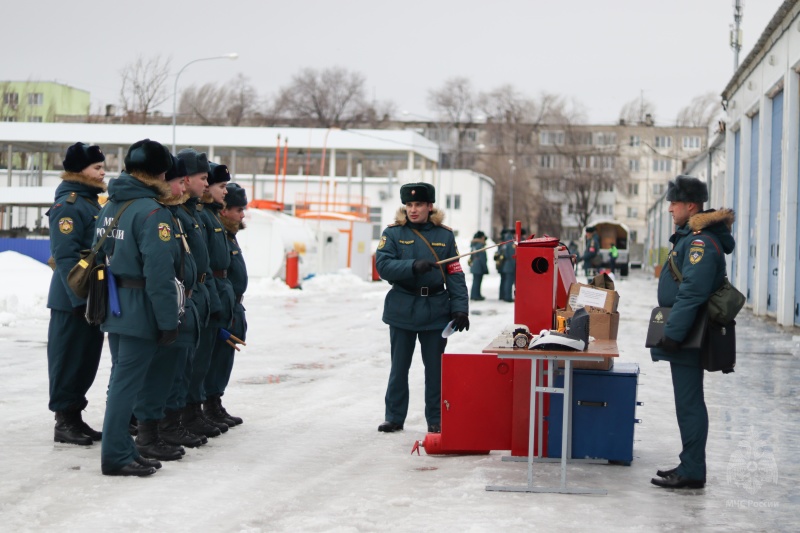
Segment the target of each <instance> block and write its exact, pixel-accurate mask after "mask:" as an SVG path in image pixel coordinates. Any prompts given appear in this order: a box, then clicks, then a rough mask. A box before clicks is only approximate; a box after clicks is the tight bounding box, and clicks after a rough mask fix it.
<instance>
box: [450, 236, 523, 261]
mask: <svg viewBox="0 0 800 533" xmlns="http://www.w3.org/2000/svg"><path fill="white" fill-rule="evenodd" d="M509 242H514V239H509V240H507V241H503V242H498V243H497V244H492V245H491V246H487V247H486V248H481V249H480V250H475V251H474V252H467V253H465V254H461V255H457V256H455V257H449V258H447V259H442V260H441V261H437V262H436V264H437V265H443V264H445V263H449V262H450V261H455V260H456V259H461V258H462V257H466V256H468V255H472V254H477V253H478V252H483V251H485V250H488V249H489V248H494V247H495V246H501V245H503V244H507V243H509Z"/></svg>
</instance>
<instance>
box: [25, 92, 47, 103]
mask: <svg viewBox="0 0 800 533" xmlns="http://www.w3.org/2000/svg"><path fill="white" fill-rule="evenodd" d="M43 103H44V95H43V94H42V93H28V105H42V104H43Z"/></svg>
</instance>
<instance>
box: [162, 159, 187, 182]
mask: <svg viewBox="0 0 800 533" xmlns="http://www.w3.org/2000/svg"><path fill="white" fill-rule="evenodd" d="M170 155H172V154H170ZM188 175H189V173H188V172H186V164H185V163H184V162H183V160H182V159H178V158H177V157H175V156H174V155H173V156H172V168H171V169H169V170H168V171H167V177H166V180H167V181H172V180H176V179H178V178H183V177H185V176H188Z"/></svg>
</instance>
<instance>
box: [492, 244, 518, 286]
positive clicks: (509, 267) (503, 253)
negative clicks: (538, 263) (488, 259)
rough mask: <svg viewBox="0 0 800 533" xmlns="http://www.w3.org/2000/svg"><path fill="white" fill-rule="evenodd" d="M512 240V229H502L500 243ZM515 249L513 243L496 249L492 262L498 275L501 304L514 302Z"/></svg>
mask: <svg viewBox="0 0 800 533" xmlns="http://www.w3.org/2000/svg"><path fill="white" fill-rule="evenodd" d="M513 238H514V230H513V229H504V230H503V231H502V232H501V233H500V242H503V241H509V240H511V239H513ZM515 252H516V248H515V245H514V243H513V242H507V243H505V244H502V245H500V246H499V247H498V249H497V253H495V256H494V260H495V265H496V266H497V271H498V272H499V273H500V296H499V298H500V300H501V301H503V302H513V301H514V282H515V281H516V275H517V259H516V258H515V257H514V254H515Z"/></svg>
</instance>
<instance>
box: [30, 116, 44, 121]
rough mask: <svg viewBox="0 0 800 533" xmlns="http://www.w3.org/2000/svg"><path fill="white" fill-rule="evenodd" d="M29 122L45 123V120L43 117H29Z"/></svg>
mask: <svg viewBox="0 0 800 533" xmlns="http://www.w3.org/2000/svg"><path fill="white" fill-rule="evenodd" d="M28 122H43V120H42V117H37V116H33V115H31V116H30V117H28Z"/></svg>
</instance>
